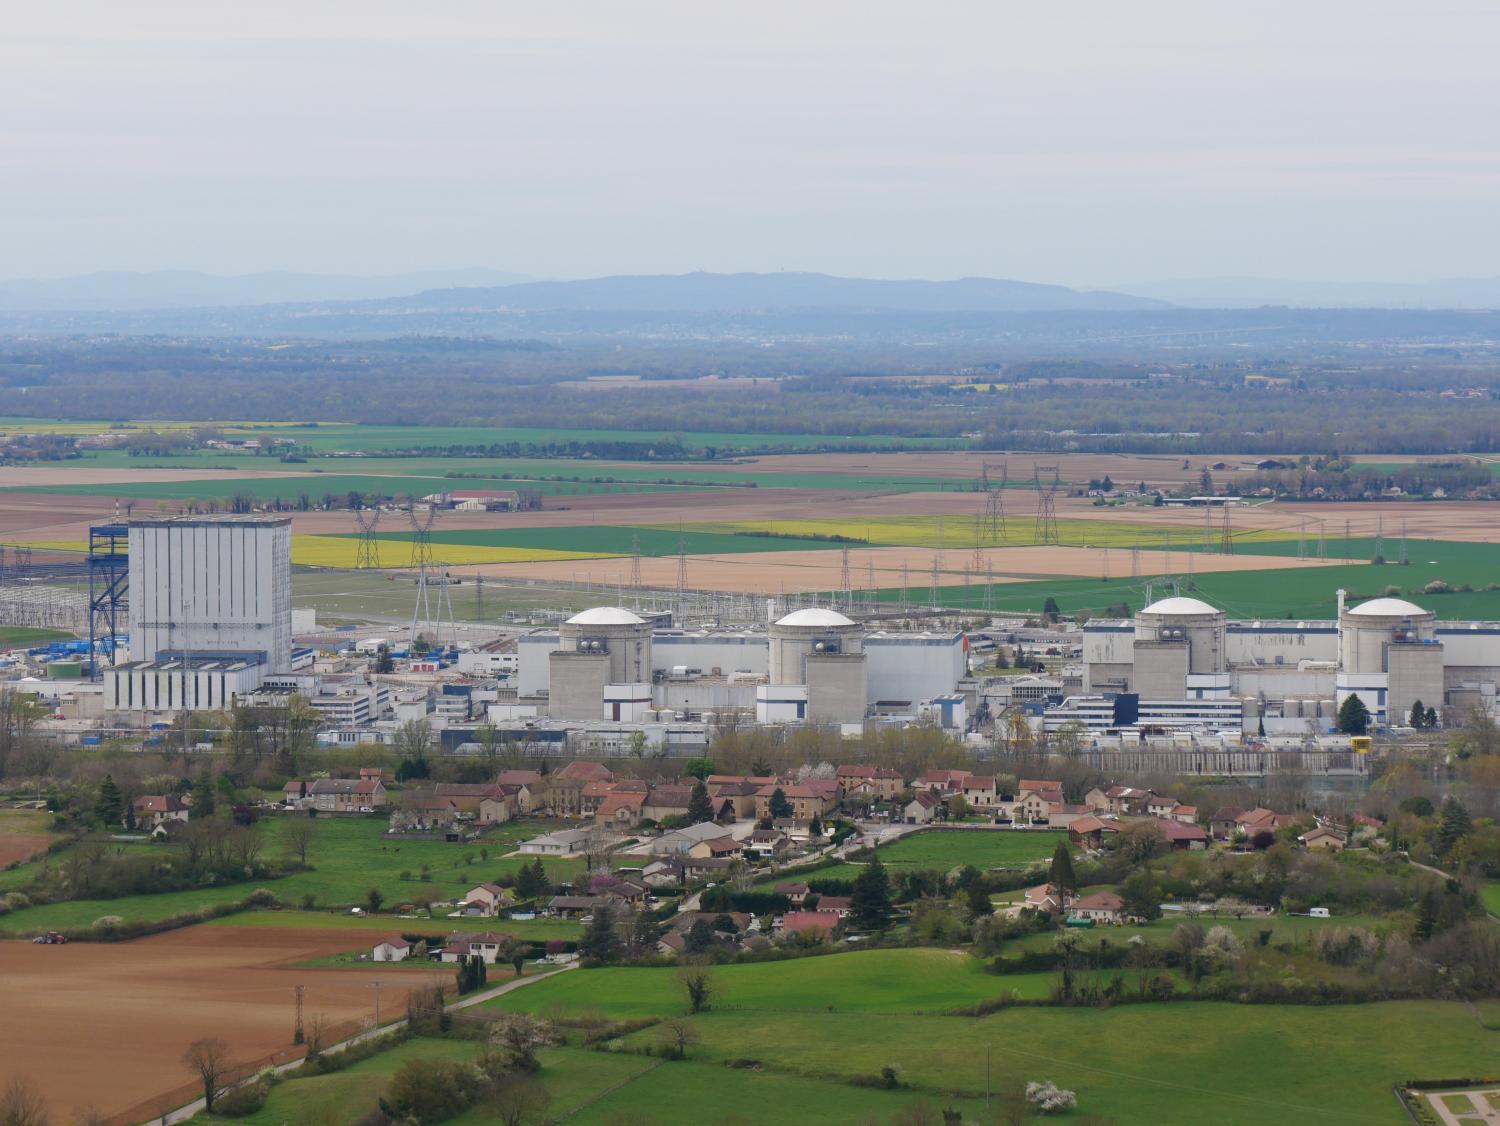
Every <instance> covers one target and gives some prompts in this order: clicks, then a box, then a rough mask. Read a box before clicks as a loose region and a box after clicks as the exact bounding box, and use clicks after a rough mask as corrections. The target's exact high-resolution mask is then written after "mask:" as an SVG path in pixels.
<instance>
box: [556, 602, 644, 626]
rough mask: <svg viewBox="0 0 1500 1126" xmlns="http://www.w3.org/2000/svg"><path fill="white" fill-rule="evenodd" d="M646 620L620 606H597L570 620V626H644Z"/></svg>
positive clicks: (575, 615)
mask: <svg viewBox="0 0 1500 1126" xmlns="http://www.w3.org/2000/svg"><path fill="white" fill-rule="evenodd" d="M645 624H646V619H645V618H643V617H641V616H640V615H638V614H633V613H631V612H630V611H629V610H622V609H621V608H620V607H618V606H595V607H594V608H593V609H592V610H584V611H583V612H582V613H579V614H574V615H573V616H572V617H571V618H569V619H568V625H570V626H643V625H645Z"/></svg>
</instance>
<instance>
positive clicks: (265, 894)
mask: <svg viewBox="0 0 1500 1126" xmlns="http://www.w3.org/2000/svg"><path fill="white" fill-rule="evenodd" d="M245 902H246V903H247V904H248V905H249V906H251V907H279V906H281V900H279V899H277V898H276V893H275V892H273V891H272V890H271V889H270V888H256V889H255V890H254V891H252V892H251V893H250V894H249V895H247V896H246V897H245Z"/></svg>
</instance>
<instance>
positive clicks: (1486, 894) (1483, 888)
mask: <svg viewBox="0 0 1500 1126" xmlns="http://www.w3.org/2000/svg"><path fill="white" fill-rule="evenodd" d="M1479 898H1480V899H1482V900H1483V901H1484V909H1485V910H1486V911H1488V912H1489V913H1490V914H1491V915H1500V880H1485V881H1484V883H1482V884H1480V886H1479Z"/></svg>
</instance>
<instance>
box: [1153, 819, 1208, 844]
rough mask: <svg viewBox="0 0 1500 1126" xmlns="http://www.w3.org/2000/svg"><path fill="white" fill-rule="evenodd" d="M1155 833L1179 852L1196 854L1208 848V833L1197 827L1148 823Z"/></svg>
mask: <svg viewBox="0 0 1500 1126" xmlns="http://www.w3.org/2000/svg"><path fill="white" fill-rule="evenodd" d="M1150 824H1152V825H1155V826H1156V830H1157V832H1159V833H1160V834H1161V835H1162V836H1163V837H1165V838H1166V841H1167V844H1169V845H1170V846H1171V847H1172V848H1175V849H1178V850H1179V851H1183V852H1187V851H1193V852H1197V851H1199V850H1200V849H1205V848H1207V847H1208V842H1209V836H1208V831H1207V830H1205V829H1203V828H1202V827H1201V826H1198V825H1184V824H1182V823H1181V822H1178V821H1166V820H1161V819H1157V820H1155V821H1152V822H1150Z"/></svg>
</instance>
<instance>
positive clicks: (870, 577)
mask: <svg viewBox="0 0 1500 1126" xmlns="http://www.w3.org/2000/svg"><path fill="white" fill-rule="evenodd" d="M865 590H867V591H869V592H870V593H869V601H870V604H871V605H874V604H875V603H876V602H879V601H880V595H879V594H878V593H877V589H876V586H875V560H874V558H870V559H866V560H865Z"/></svg>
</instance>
